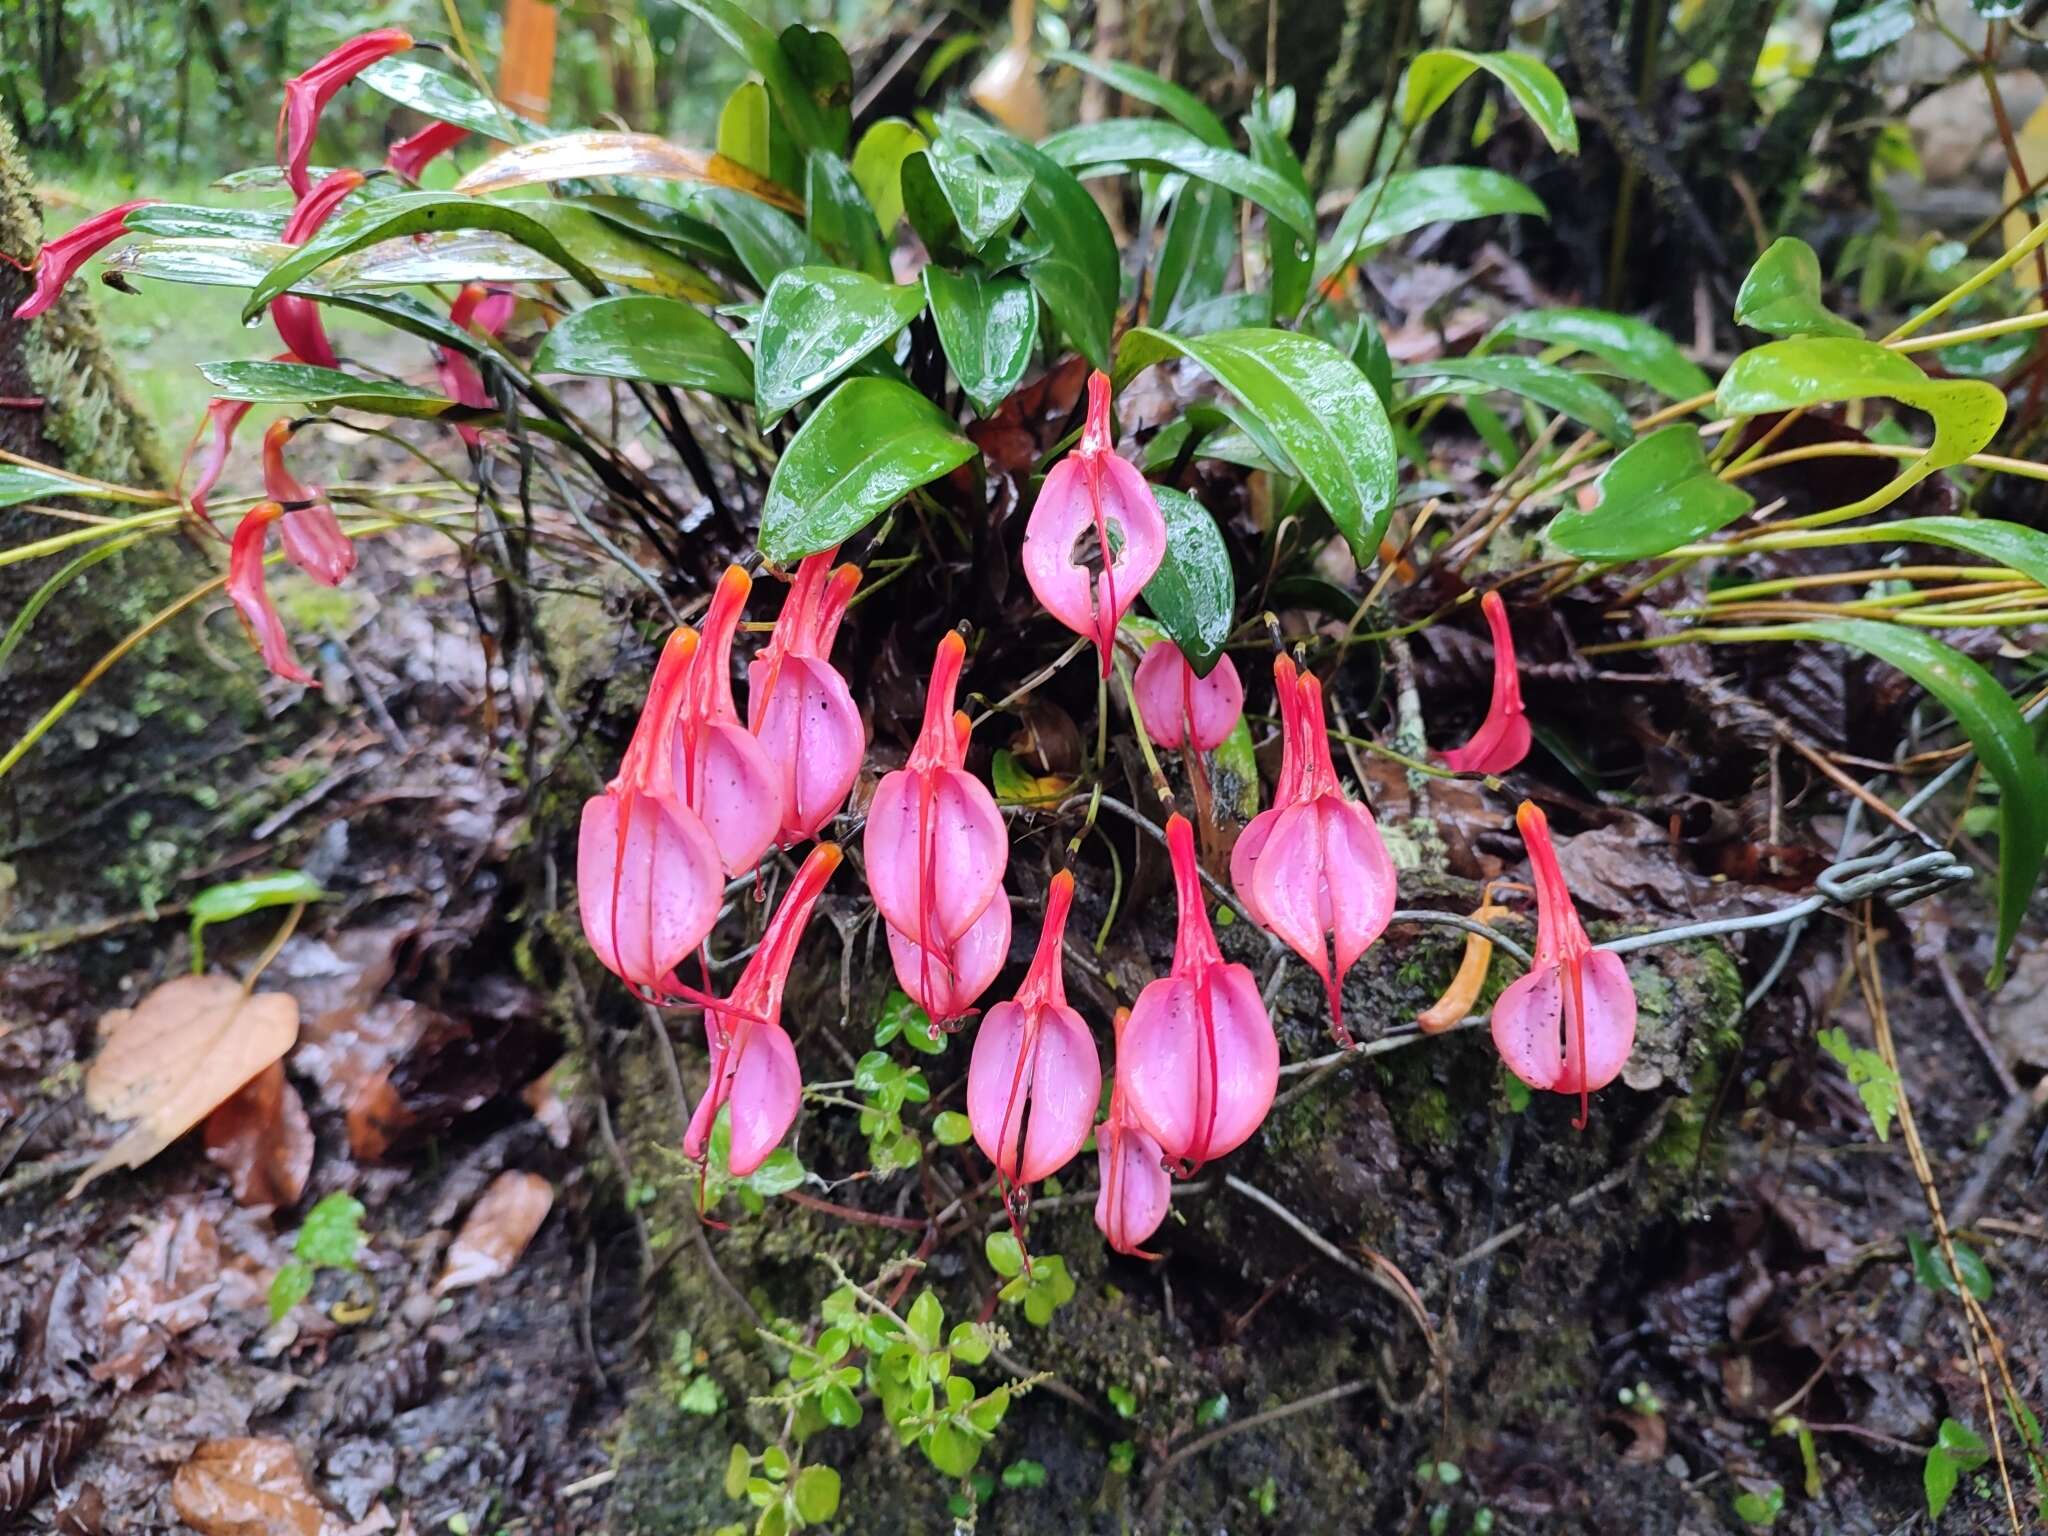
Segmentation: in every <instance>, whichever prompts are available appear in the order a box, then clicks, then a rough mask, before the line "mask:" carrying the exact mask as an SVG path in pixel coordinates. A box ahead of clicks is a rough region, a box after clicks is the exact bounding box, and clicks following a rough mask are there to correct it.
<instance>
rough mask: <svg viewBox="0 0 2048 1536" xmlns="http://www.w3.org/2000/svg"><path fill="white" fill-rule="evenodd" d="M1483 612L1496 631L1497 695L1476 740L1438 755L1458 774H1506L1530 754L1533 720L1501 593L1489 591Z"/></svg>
mask: <svg viewBox="0 0 2048 1536" xmlns="http://www.w3.org/2000/svg"><path fill="white" fill-rule="evenodd" d="M1479 611H1480V612H1481V613H1483V614H1485V615H1486V627H1487V628H1488V629H1489V630H1491V631H1492V632H1493V696H1492V698H1491V699H1490V700H1489V701H1488V703H1487V706H1486V719H1485V720H1484V721H1482V722H1481V724H1480V726H1479V729H1478V730H1477V731H1476V732H1474V733H1473V736H1472V739H1471V740H1470V741H1468V742H1466V743H1465V745H1464V746H1462V747H1454V748H1453V749H1451V750H1450V751H1448V752H1439V753H1438V754H1437V756H1438V757H1440V758H1441V759H1442V760H1443V764H1444V766H1445V767H1446V768H1449V769H1451V770H1453V771H1454V772H1457V773H1494V774H1497V773H1506V772H1507V771H1508V770H1509V769H1510V768H1513V767H1514V766H1515V765H1516V764H1517V763H1519V762H1521V760H1522V759H1523V758H1525V757H1527V756H1528V755H1529V720H1528V717H1527V716H1526V715H1524V714H1523V713H1522V678H1521V674H1520V673H1519V672H1518V671H1517V670H1516V668H1515V636H1514V632H1513V631H1512V630H1510V629H1509V628H1508V610H1507V604H1505V603H1503V602H1502V601H1501V600H1500V594H1499V593H1498V592H1489V593H1487V594H1486V595H1485V596H1484V597H1482V598H1480V599H1479Z"/></svg>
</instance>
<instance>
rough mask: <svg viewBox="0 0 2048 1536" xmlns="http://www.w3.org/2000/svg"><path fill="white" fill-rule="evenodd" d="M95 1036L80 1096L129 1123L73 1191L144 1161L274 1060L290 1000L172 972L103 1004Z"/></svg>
mask: <svg viewBox="0 0 2048 1536" xmlns="http://www.w3.org/2000/svg"><path fill="white" fill-rule="evenodd" d="M99 1032H100V1041H101V1044H100V1053H99V1055H98V1056H97V1057H95V1058H94V1059H93V1064H92V1066H91V1067H90V1068H89V1069H88V1070H87V1071H86V1074H85V1097H86V1102H87V1103H89V1104H90V1105H92V1107H93V1108H94V1109H96V1110H98V1111H99V1112H100V1113H101V1114H103V1115H105V1116H107V1117H108V1118H109V1119H113V1120H128V1119H133V1120H134V1121H135V1124H134V1125H133V1126H131V1127H130V1128H129V1130H128V1131H127V1133H126V1134H125V1135H123V1136H122V1137H121V1138H120V1140H118V1141H116V1142H115V1143H114V1144H113V1145H112V1146H111V1147H109V1148H107V1150H106V1151H105V1152H103V1153H102V1154H101V1155H100V1157H99V1159H98V1160H97V1161H96V1162H94V1163H93V1165H92V1166H91V1167H90V1168H88V1169H86V1170H85V1172H84V1173H82V1174H80V1175H79V1178H78V1182H77V1183H75V1184H73V1185H72V1186H71V1191H70V1193H71V1195H74V1196H75V1195H76V1194H77V1193H78V1192H79V1191H80V1190H81V1189H83V1188H85V1186H86V1185H88V1184H90V1183H91V1182H92V1181H93V1180H94V1179H96V1178H98V1177H99V1176H100V1175H101V1174H103V1173H105V1172H107V1171H108V1170H109V1169H112V1168H138V1167H140V1166H141V1165H142V1164H144V1163H146V1162H148V1161H149V1160H150V1159H151V1158H152V1157H155V1156H156V1155H157V1153H159V1152H161V1151H162V1150H163V1149H164V1148H165V1147H167V1146H169V1145H170V1144H171V1143H172V1142H173V1141H176V1140H177V1139H178V1138H179V1137H180V1136H182V1135H184V1134H185V1132H187V1131H189V1130H191V1129H192V1127H193V1126H195V1125H197V1124H198V1123H199V1122H200V1121H201V1120H203V1119H204V1118H205V1117H206V1116H207V1115H208V1114H209V1113H210V1112H212V1111H213V1110H214V1109H215V1108H216V1107H217V1106H219V1104H220V1103H221V1102H222V1101H223V1100H224V1099H226V1098H227V1097H228V1096H229V1095H230V1094H232V1093H234V1092H235V1091H236V1090H237V1089H239V1088H240V1087H241V1086H242V1085H243V1084H244V1083H246V1082H248V1081H249V1079H250V1078H252V1077H254V1076H255V1075H256V1074H257V1073H258V1072H261V1071H262V1070H263V1069H264V1068H265V1067H267V1066H269V1065H270V1064H271V1063H272V1062H274V1061H276V1060H277V1059H278V1058H279V1057H281V1056H283V1055H284V1053H285V1052H286V1051H288V1050H290V1049H291V1048H292V1042H293V1041H294V1040H296V1039H297V1038H298V1035H299V1005H298V1003H297V1001H296V1000H294V999H293V998H291V997H288V996H287V995H285V994H284V993H282V992H258V993H255V994H253V995H251V994H248V993H245V992H243V990H242V988H241V985H240V983H238V982H236V981H234V980H233V979H232V978H230V977H227V976H180V977H178V978H177V979H176V980H174V981H167V982H165V983H164V984H163V985H162V986H160V987H158V988H157V989H156V990H155V991H154V992H151V993H150V994H149V995H148V996H147V997H145V998H144V999H143V1000H142V1001H141V1002H140V1003H138V1004H137V1005H136V1006H135V1007H133V1008H115V1009H112V1010H110V1011H109V1012H108V1013H107V1014H106V1015H105V1016H104V1017H103V1018H101V1020H100V1026H99ZM67 1198H68V1197H67Z"/></svg>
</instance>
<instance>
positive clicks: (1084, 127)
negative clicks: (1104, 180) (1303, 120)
mask: <svg viewBox="0 0 2048 1536" xmlns="http://www.w3.org/2000/svg"><path fill="white" fill-rule="evenodd" d="M1042 148H1043V150H1044V152H1045V153H1046V154H1047V155H1049V156H1051V157H1052V159H1054V160H1055V161H1057V162H1058V163H1059V164H1061V165H1064V166H1066V167H1067V168H1068V169H1069V170H1073V169H1078V168H1081V167H1087V166H1144V167H1149V168H1151V169H1155V170H1168V171H1179V172H1180V173H1181V174H1182V175H1183V176H1190V177H1193V178H1194V179H1195V180H1196V181H1206V182H1209V183H1210V184H1212V185H1214V186H1219V187H1224V188H1227V189H1228V190H1229V191H1231V192H1234V193H1236V194H1237V195H1238V196H1239V197H1241V198H1244V199H1245V200H1246V201H1247V202H1253V203H1257V204H1258V205H1259V206H1260V207H1261V208H1263V209H1265V210H1266V212H1267V213H1269V214H1271V215H1272V216H1273V217H1274V218H1276V219H1278V220H1279V221H1280V222H1281V223H1282V224H1285V225H1286V226H1287V227H1288V228H1289V229H1292V230H1293V231H1294V232H1295V233H1296V234H1299V235H1302V236H1303V237H1305V238H1306V237H1312V236H1314V234H1315V232H1316V211H1315V207H1314V205H1313V204H1312V203H1311V202H1310V201H1309V197H1308V194H1307V192H1305V191H1304V190H1303V189H1302V188H1301V187H1299V186H1297V185H1295V184H1294V183H1293V182H1290V181H1289V180H1288V179H1287V178H1286V177H1285V176H1283V175H1281V174H1280V173H1278V172H1277V171H1271V170H1268V169H1267V168H1266V167H1265V166H1263V165H1260V164H1259V163H1258V162H1257V161H1256V160H1253V159H1251V158H1250V157H1249V156H1247V155H1241V154H1239V153H1238V152H1237V151H1236V150H1234V149H1219V148H1218V147H1216V146H1215V145H1214V144H1205V143H1204V142H1203V141H1202V140H1200V139H1198V138H1197V137H1195V135H1194V134H1192V133H1190V132H1188V131H1187V129H1185V128H1182V127H1181V126H1179V125H1178V124H1176V123H1169V122H1166V121H1164V120H1162V119H1160V118H1156V117H1121V118H1112V119H1110V120H1109V121H1108V122H1101V123H1083V124H1081V125H1080V126H1079V127H1077V128H1069V129H1067V130H1066V131H1065V132H1064V133H1056V134H1054V135H1053V136H1052V137H1051V138H1049V139H1047V140H1046V141H1045V143H1044V145H1043V146H1042Z"/></svg>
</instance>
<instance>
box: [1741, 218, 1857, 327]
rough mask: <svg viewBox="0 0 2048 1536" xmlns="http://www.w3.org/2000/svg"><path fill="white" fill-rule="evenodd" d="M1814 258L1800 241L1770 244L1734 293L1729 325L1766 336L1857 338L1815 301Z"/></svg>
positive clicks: (1817, 276) (1845, 323) (1816, 271)
mask: <svg viewBox="0 0 2048 1536" xmlns="http://www.w3.org/2000/svg"><path fill="white" fill-rule="evenodd" d="M1820 293H1821V272H1820V258H1819V257H1818V256H1816V255H1814V253H1813V247H1812V246H1810V245H1808V244H1807V243H1806V242H1805V241H1804V240H1797V239H1794V238H1793V237H1792V236H1790V235H1785V236H1783V237H1781V238H1779V239H1778V240H1775V241H1773V242H1772V243H1771V246H1770V248H1769V249H1768V250H1766V251H1765V252H1764V253H1763V255H1761V256H1759V257H1757V259H1756V264H1755V265H1754V266H1752V267H1751V268H1750V269H1749V274H1748V276H1746V277H1744V278H1743V280H1742V288H1741V290H1740V291H1739V292H1738V293H1737V294H1736V295H1735V323H1736V324H1737V325H1746V326H1748V327H1749V328H1750V329H1751V330H1755V331H1763V332H1765V333H1767V334H1769V335H1772V336H1861V335H1862V334H1863V332H1862V331H1861V330H1860V329H1858V328H1857V327H1856V326H1855V325H1853V324H1851V323H1850V322H1849V321H1847V320H1844V319H1843V318H1842V317H1841V316H1840V315H1838V314H1836V313H1835V312H1834V311H1833V310H1831V309H1829V308H1828V307H1827V305H1826V304H1824V303H1822V302H1821V296H1820Z"/></svg>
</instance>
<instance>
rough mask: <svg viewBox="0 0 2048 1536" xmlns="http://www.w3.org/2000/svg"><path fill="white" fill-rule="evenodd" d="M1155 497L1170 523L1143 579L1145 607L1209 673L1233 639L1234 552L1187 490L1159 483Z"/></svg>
mask: <svg viewBox="0 0 2048 1536" xmlns="http://www.w3.org/2000/svg"><path fill="white" fill-rule="evenodd" d="M1152 494H1153V497H1154V498H1155V499H1156V500H1157V501H1158V503H1159V512H1160V515H1161V517H1163V518H1164V519H1165V522H1166V553H1165V555H1164V556H1163V557H1162V558H1161V560H1160V562H1159V569H1158V571H1156V572H1155V573H1154V574H1153V577H1152V579H1151V580H1150V581H1148V582H1146V583H1145V591H1144V594H1143V595H1144V598H1145V606H1146V607H1147V608H1149V609H1150V610H1151V611H1152V615H1153V617H1155V618H1157V619H1158V620H1159V624H1160V627H1161V628H1162V629H1164V630H1165V631H1166V633H1167V636H1168V638H1169V639H1171V640H1172V641H1173V643H1174V644H1175V645H1177V646H1179V647H1180V651H1181V654H1182V655H1183V656H1185V657H1187V659H1188V664H1189V665H1190V666H1192V667H1193V668H1194V669H1195V675H1196V676H1197V677H1207V676H1208V675H1209V672H1210V670H1211V669H1212V668H1213V667H1214V666H1215V665H1216V661H1217V658H1219V657H1220V656H1222V654H1223V642H1224V641H1225V640H1227V639H1229V638H1230V621H1231V616H1232V615H1233V613H1235V611H1236V609H1237V578H1236V576H1235V575H1234V574H1233V572H1232V571H1231V568H1230V551H1229V550H1228V549H1226V548H1225V547H1224V544H1223V533H1222V530H1221V529H1219V528H1218V527H1217V526H1216V519H1215V518H1214V517H1212V516H1210V515H1209V509H1208V508H1207V507H1205V506H1203V505H1202V504H1201V503H1200V502H1199V501H1197V500H1195V498H1194V497H1192V496H1190V495H1188V493H1187V492H1185V491H1176V490H1174V489H1173V488H1172V487H1170V486H1164V485H1155V486H1154V487H1152Z"/></svg>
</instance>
